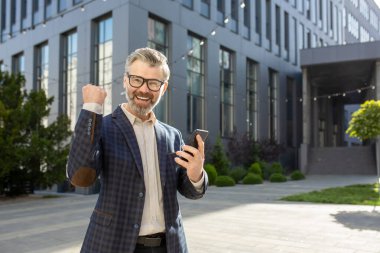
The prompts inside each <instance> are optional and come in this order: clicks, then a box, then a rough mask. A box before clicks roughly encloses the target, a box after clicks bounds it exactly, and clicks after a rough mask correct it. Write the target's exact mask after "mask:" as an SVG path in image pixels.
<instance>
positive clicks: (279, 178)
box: [269, 173, 287, 183]
mask: <svg viewBox="0 0 380 253" xmlns="http://www.w3.org/2000/svg"><path fill="white" fill-rule="evenodd" d="M269 181H270V182H272V183H282V182H286V181H287V179H286V177H285V176H284V175H282V174H280V173H273V174H272V175H271V176H270V177H269Z"/></svg>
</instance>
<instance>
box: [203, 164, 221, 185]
mask: <svg viewBox="0 0 380 253" xmlns="http://www.w3.org/2000/svg"><path fill="white" fill-rule="evenodd" d="M204 169H205V171H206V173H207V176H208V181H209V184H210V185H213V184H215V179H216V177H217V176H218V173H217V172H216V169H215V166H214V165H212V164H211V163H207V164H205V166H204Z"/></svg>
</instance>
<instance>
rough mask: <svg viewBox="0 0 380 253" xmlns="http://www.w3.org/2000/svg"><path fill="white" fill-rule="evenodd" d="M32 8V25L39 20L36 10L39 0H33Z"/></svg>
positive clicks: (36, 23)
mask: <svg viewBox="0 0 380 253" xmlns="http://www.w3.org/2000/svg"><path fill="white" fill-rule="evenodd" d="M32 8H33V16H32V17H33V20H32V23H33V25H38V24H39V23H40V22H41V20H40V15H39V11H38V10H39V0H33V5H32Z"/></svg>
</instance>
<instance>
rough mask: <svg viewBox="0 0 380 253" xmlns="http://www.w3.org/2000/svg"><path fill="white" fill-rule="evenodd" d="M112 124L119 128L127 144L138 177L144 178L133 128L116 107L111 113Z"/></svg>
mask: <svg viewBox="0 0 380 253" xmlns="http://www.w3.org/2000/svg"><path fill="white" fill-rule="evenodd" d="M112 118H113V122H115V124H116V125H117V126H118V127H119V129H120V131H121V133H122V134H123V136H124V139H125V141H126V142H127V144H128V146H129V149H130V151H131V152H132V155H133V158H134V159H135V162H136V166H137V169H138V171H139V173H140V176H141V177H142V178H144V170H143V166H142V160H141V155H140V149H139V145H138V143H137V138H136V135H135V132H134V130H133V126H132V124H131V122H130V121H129V120H128V118H127V117H126V116H125V114H124V112H123V110H122V109H121V108H120V106H118V107H117V108H116V110H115V111H114V112H113V113H112Z"/></svg>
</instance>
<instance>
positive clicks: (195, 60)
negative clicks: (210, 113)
mask: <svg viewBox="0 0 380 253" xmlns="http://www.w3.org/2000/svg"><path fill="white" fill-rule="evenodd" d="M204 46H205V45H204V41H203V40H202V39H201V38H199V37H196V36H193V35H191V34H189V35H188V37H187V49H188V50H189V52H191V53H189V54H188V56H187V91H188V93H187V116H188V117H187V130H188V131H189V132H192V131H193V130H194V129H197V128H204Z"/></svg>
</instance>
